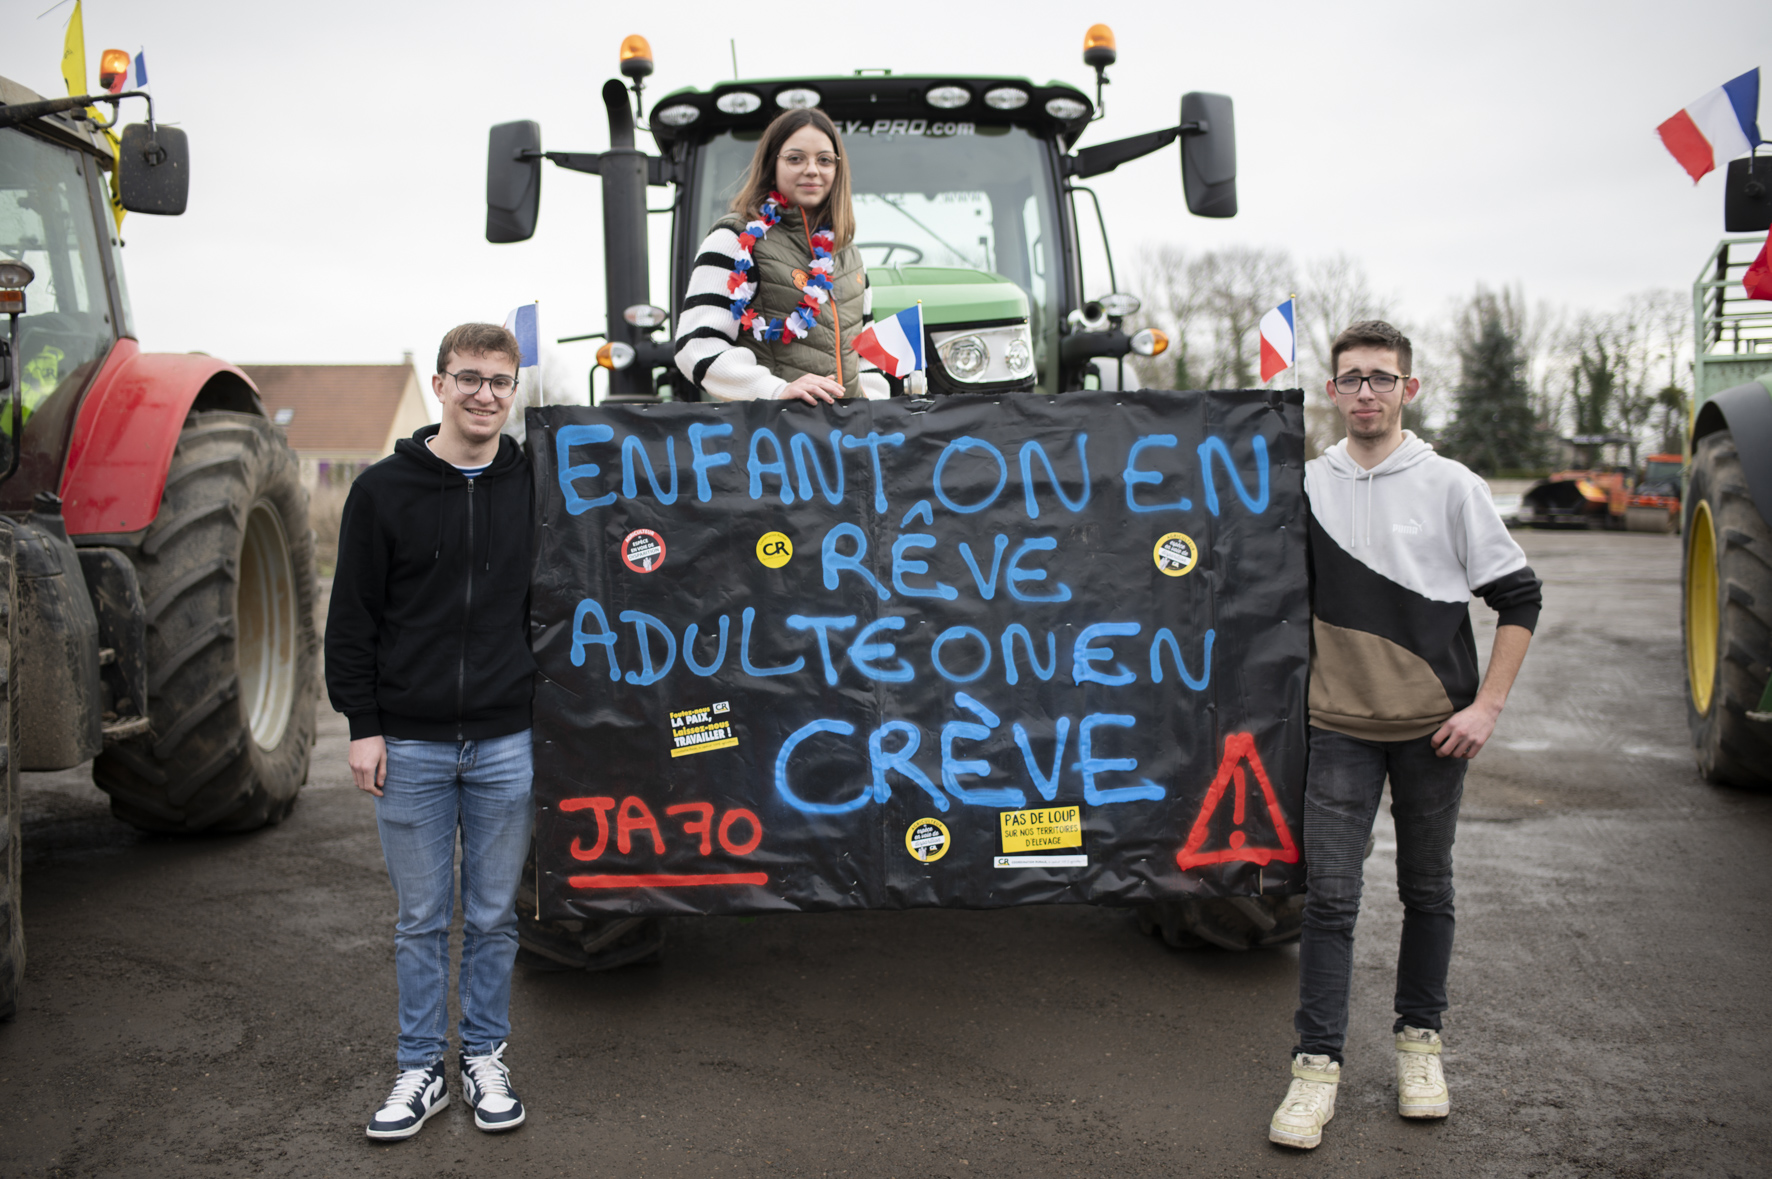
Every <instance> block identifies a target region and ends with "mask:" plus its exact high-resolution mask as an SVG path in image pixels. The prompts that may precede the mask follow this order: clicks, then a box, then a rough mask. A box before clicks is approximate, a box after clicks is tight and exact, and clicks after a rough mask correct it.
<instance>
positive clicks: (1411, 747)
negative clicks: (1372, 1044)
mask: <svg viewBox="0 0 1772 1179" xmlns="http://www.w3.org/2000/svg"><path fill="white" fill-rule="evenodd" d="M1310 739H1311V756H1310V768H1309V769H1308V770H1307V771H1306V773H1305V786H1304V857H1305V872H1306V875H1305V879H1306V886H1307V888H1308V889H1309V895H1308V896H1307V897H1306V899H1305V906H1304V934H1303V936H1302V937H1301V938H1300V940H1299V945H1298V1014H1297V1015H1295V1016H1294V1017H1293V1020H1292V1023H1293V1026H1294V1027H1295V1028H1296V1029H1297V1030H1298V1045H1297V1046H1296V1047H1295V1048H1294V1049H1293V1052H1295V1053H1297V1052H1308V1053H1311V1054H1313V1055H1326V1056H1328V1057H1329V1058H1330V1059H1331V1060H1334V1061H1336V1062H1337V1063H1340V1061H1341V1052H1342V1047H1343V1045H1344V1044H1345V1043H1346V1042H1347V1005H1348V990H1349V987H1350V985H1351V983H1352V981H1353V971H1354V922H1355V920H1356V919H1357V918H1358V917H1359V915H1360V889H1361V883H1362V879H1361V875H1362V869H1363V868H1364V860H1365V855H1366V840H1367V838H1368V837H1369V836H1370V835H1371V834H1372V822H1373V820H1374V819H1375V818H1376V817H1377V815H1378V804H1379V801H1380V800H1381V799H1382V798H1383V796H1384V782H1385V778H1386V777H1389V778H1390V783H1391V817H1392V818H1393V819H1394V820H1395V821H1396V825H1397V892H1398V893H1399V894H1400V895H1401V897H1402V900H1403V946H1402V950H1401V951H1400V952H1399V953H1398V955H1397V1003H1396V1007H1397V1022H1396V1024H1395V1026H1394V1027H1393V1029H1392V1030H1393V1031H1402V1030H1403V1028H1405V1027H1413V1028H1431V1029H1433V1030H1434V1031H1436V1032H1437V1031H1439V1030H1440V1015H1441V1013H1442V1012H1444V1011H1445V1010H1446V968H1447V965H1448V964H1449V963H1450V962H1451V960H1452V926H1453V919H1452V839H1453V836H1454V834H1455V833H1456V831H1457V828H1458V804H1459V801H1460V800H1461V799H1462V798H1463V797H1464V771H1465V768H1466V767H1467V766H1468V765H1469V764H1470V763H1469V762H1467V761H1464V760H1462V759H1459V758H1453V757H1438V756H1436V755H1435V754H1434V748H1433V746H1432V745H1431V744H1429V738H1427V737H1420V738H1417V739H1416V740H1414V741H1362V740H1359V739H1358V738H1355V737H1348V736H1344V735H1343V734H1341V733H1332V732H1330V731H1329V730H1327V729H1318V728H1312V729H1311V731H1310Z"/></svg>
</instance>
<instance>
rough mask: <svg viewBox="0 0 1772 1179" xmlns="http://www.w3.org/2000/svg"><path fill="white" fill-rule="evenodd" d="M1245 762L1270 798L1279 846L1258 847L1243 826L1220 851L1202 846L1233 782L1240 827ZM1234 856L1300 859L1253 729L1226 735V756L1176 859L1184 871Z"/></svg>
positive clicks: (1250, 860) (1284, 861)
mask: <svg viewBox="0 0 1772 1179" xmlns="http://www.w3.org/2000/svg"><path fill="white" fill-rule="evenodd" d="M1245 765H1247V766H1248V767H1249V769H1251V770H1254V771H1255V781H1256V782H1257V783H1258V784H1259V785H1260V786H1261V794H1262V797H1263V798H1265V799H1267V813H1268V817H1269V818H1271V819H1272V820H1273V823H1274V833H1275V834H1276V835H1278V836H1279V838H1280V846H1279V847H1256V846H1254V845H1252V844H1250V843H1249V842H1248V839H1247V836H1245V835H1244V834H1243V832H1242V831H1241V830H1237V831H1233V832H1232V833H1231V837H1230V846H1229V847H1224V848H1220V849H1218V850H1217V851H1203V850H1201V849H1202V848H1204V847H1205V845H1206V836H1207V832H1208V828H1209V827H1210V826H1211V823H1212V815H1213V812H1214V811H1216V810H1217V809H1218V804H1219V803H1220V802H1222V801H1223V800H1224V793H1225V789H1226V788H1227V787H1229V786H1231V785H1232V784H1233V783H1234V784H1235V786H1236V792H1235V794H1234V795H1233V797H1232V806H1233V808H1234V809H1233V813H1232V818H1233V820H1234V821H1235V822H1236V824H1237V825H1238V827H1239V828H1240V827H1241V826H1242V823H1243V797H1244V795H1245V794H1246V793H1247V792H1248V782H1247V779H1246V778H1245V776H1244V769H1243V767H1244V766H1245ZM1233 860H1243V861H1246V862H1248V863H1251V864H1263V865H1265V864H1270V863H1272V862H1273V861H1275V860H1278V861H1279V862H1280V863H1282V864H1296V863H1298V844H1296V843H1294V842H1293V840H1292V829H1291V828H1290V827H1288V826H1287V825H1286V816H1285V815H1283V814H1281V813H1280V800H1279V798H1278V797H1277V796H1275V794H1274V784H1273V783H1272V782H1270V781H1268V777H1267V770H1266V769H1265V768H1264V767H1263V766H1262V764H1261V755H1260V754H1258V753H1256V752H1255V737H1254V735H1253V734H1250V733H1232V734H1230V735H1229V736H1227V737H1226V738H1225V739H1224V759H1223V760H1222V761H1220V762H1219V763H1218V776H1217V777H1215V778H1213V779H1212V786H1211V788H1210V789H1208V790H1207V791H1206V801H1204V802H1202V803H1201V804H1200V813H1199V814H1198V815H1197V816H1195V818H1194V826H1193V829H1192V830H1191V831H1189V832H1188V835H1187V843H1186V844H1185V845H1183V847H1182V849H1181V850H1180V851H1178V852H1176V853H1175V862H1176V863H1177V864H1178V865H1180V866H1181V870H1182V871H1184V872H1185V871H1187V870H1188V869H1190V868H1200V867H1204V866H1205V865H1207V864H1225V863H1229V862H1231V861H1233Z"/></svg>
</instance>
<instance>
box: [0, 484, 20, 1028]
mask: <svg viewBox="0 0 1772 1179" xmlns="http://www.w3.org/2000/svg"><path fill="white" fill-rule="evenodd" d="M16 584H17V583H16V578H15V576H14V574H13V564H12V524H11V523H10V522H9V521H7V520H4V519H0V670H3V671H4V672H5V673H6V682H5V683H3V684H0V763H3V764H0V1020H8V1019H11V1018H12V1017H13V1016H14V1015H16V1014H17V1013H18V988H19V984H20V983H22V982H23V981H24V977H25V922H24V913H23V912H22V910H21V907H20V901H21V898H20V895H19V876H20V873H21V871H22V867H23V855H22V853H23V849H22V848H21V847H20V846H19V838H20V835H21V832H20V830H19V810H18V759H17V758H16V757H14V756H13V752H14V748H15V747H14V744H13V737H14V735H15V734H16V733H17V732H18V697H17V696H16V695H15V694H14V693H13V690H12V686H13V685H14V684H16V683H17V682H18V660H17V659H15V658H14V657H13V646H12V635H13V628H12V603H13V601H14V600H15V595H14V593H13V590H14V589H15V588H16Z"/></svg>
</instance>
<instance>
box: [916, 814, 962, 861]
mask: <svg viewBox="0 0 1772 1179" xmlns="http://www.w3.org/2000/svg"><path fill="white" fill-rule="evenodd" d="M952 842H953V837H952V836H950V835H949V834H948V829H947V824H945V823H943V822H942V821H941V820H940V819H918V820H917V821H916V822H915V823H912V824H911V826H910V829H909V830H908V831H906V832H905V833H904V847H905V850H906V851H908V852H910V853H911V855H912V856H913V857H915V858H916V859H918V860H921V861H922V862H923V863H925V864H933V863H934V862H935V861H936V860H939V859H941V857H943V856H945V855H947V854H948V845H949V844H951V843H952Z"/></svg>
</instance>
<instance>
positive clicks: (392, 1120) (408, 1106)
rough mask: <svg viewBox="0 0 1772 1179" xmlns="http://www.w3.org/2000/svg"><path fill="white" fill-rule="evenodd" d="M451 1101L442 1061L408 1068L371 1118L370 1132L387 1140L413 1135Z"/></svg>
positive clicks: (371, 1134) (373, 1135)
mask: <svg viewBox="0 0 1772 1179" xmlns="http://www.w3.org/2000/svg"><path fill="white" fill-rule="evenodd" d="M448 1104H449V1087H448V1085H446V1084H445V1083H444V1081H443V1062H442V1061H441V1060H439V1061H437V1062H436V1063H435V1064H433V1065H431V1066H430V1067H429V1068H409V1069H407V1070H405V1071H404V1072H402V1073H401V1074H400V1079H399V1080H397V1081H395V1082H394V1091H393V1092H392V1093H389V1094H388V1099H387V1101H386V1102H385V1103H384V1104H383V1105H382V1107H381V1108H380V1109H379V1110H377V1111H376V1113H375V1117H373V1118H371V1119H370V1122H369V1129H368V1131H367V1133H368V1134H369V1136H370V1137H371V1138H375V1139H379V1140H381V1141H384V1142H386V1141H398V1140H399V1139H401V1138H410V1137H412V1136H413V1135H414V1134H416V1133H418V1132H419V1131H420V1130H422V1129H424V1125H425V1122H426V1121H428V1120H429V1119H430V1116H431V1115H432V1114H434V1113H436V1112H437V1111H438V1110H440V1109H442V1108H443V1107H444V1106H446V1105H448Z"/></svg>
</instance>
